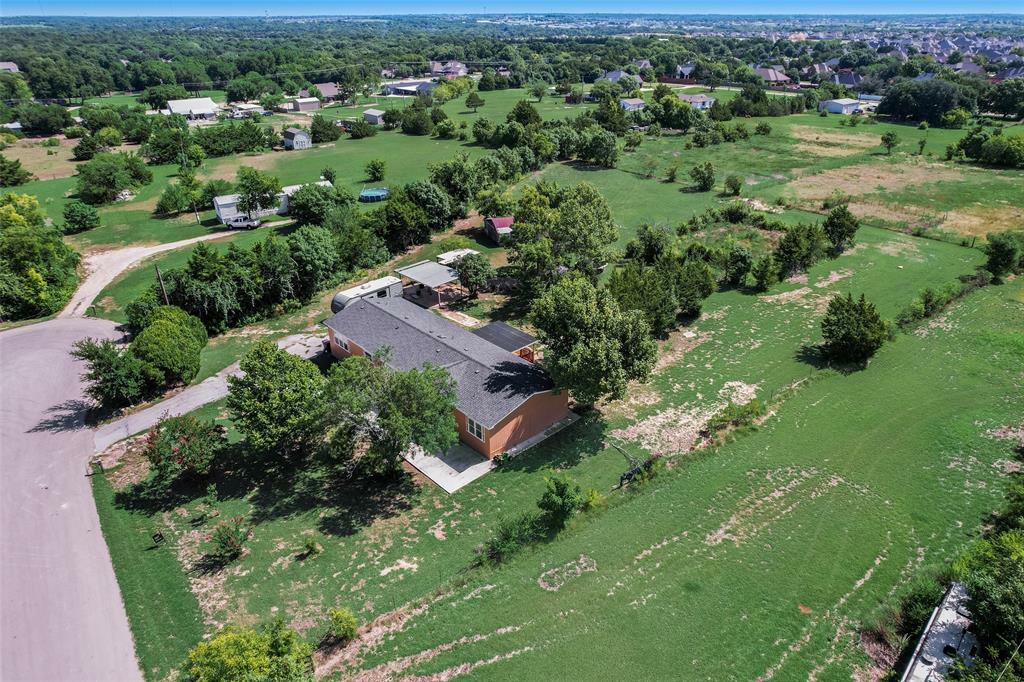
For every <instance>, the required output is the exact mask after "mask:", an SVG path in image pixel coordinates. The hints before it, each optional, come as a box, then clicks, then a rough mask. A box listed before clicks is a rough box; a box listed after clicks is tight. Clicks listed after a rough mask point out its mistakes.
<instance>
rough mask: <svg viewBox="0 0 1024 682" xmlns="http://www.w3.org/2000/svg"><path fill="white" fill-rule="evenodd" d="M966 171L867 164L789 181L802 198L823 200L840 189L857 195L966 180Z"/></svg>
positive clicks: (919, 165) (928, 165)
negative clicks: (963, 173)
mask: <svg viewBox="0 0 1024 682" xmlns="http://www.w3.org/2000/svg"><path fill="white" fill-rule="evenodd" d="M962 179H963V176H962V171H956V170H954V169H951V168H948V167H946V166H943V165H942V164H936V163H924V162H922V163H902V164H898V165H897V164H890V163H863V164H857V165H853V166H845V167H843V168H833V169H831V170H827V171H824V172H822V173H817V174H815V175H806V176H804V177H801V178H799V179H797V180H794V181H793V182H791V183H790V184H789V187H790V189H791V190H792V191H793V192H794V194H796V196H797V198H798V199H803V200H807V201H821V200H823V199H826V198H828V197H829V196H831V195H832V193H833V192H835V191H836V190H838V191H839V192H841V193H843V194H847V195H850V196H857V195H863V194H870V193H871V192H874V191H876V190H884V191H888V192H891V191H893V190H897V189H902V188H905V187H912V186H917V185H924V184H927V183H930V182H940V181H946V180H948V181H954V180H962Z"/></svg>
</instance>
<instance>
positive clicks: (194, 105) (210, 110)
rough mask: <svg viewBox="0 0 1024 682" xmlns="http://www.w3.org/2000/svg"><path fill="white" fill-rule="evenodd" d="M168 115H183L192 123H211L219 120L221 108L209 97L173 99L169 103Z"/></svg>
mask: <svg viewBox="0 0 1024 682" xmlns="http://www.w3.org/2000/svg"><path fill="white" fill-rule="evenodd" d="M166 111H167V113H168V114H181V115H182V116H184V117H185V118H187V119H188V120H190V121H199V120H205V121H210V120H213V119H215V118H217V113H218V112H219V111H220V107H219V106H217V103H216V102H214V101H213V100H212V99H210V98H209V97H193V98H191V99H172V100H170V101H169V102H167V109H166Z"/></svg>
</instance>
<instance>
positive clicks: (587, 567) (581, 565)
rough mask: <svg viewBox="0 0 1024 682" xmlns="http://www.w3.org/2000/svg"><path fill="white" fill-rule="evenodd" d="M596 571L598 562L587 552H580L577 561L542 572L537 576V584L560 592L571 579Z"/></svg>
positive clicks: (545, 588) (542, 587)
mask: <svg viewBox="0 0 1024 682" xmlns="http://www.w3.org/2000/svg"><path fill="white" fill-rule="evenodd" d="M595 571H597V562H596V561H594V560H593V559H591V558H590V557H588V556H587V555H586V554H580V558H579V559H576V560H575V561H570V562H569V563H567V564H565V565H563V566H558V567H557V568H552V569H551V570H550V571H545V572H544V573H541V575H540V577H539V578H537V584H538V585H540V587H541V589H542V590H547V591H548V592H558V591H559V590H560V589H562V587H563V586H564V585H565V584H566V583H567V582H569V581H570V580H574V579H576V578H579V577H580V576H581V575H583V574H584V573H593V572H595Z"/></svg>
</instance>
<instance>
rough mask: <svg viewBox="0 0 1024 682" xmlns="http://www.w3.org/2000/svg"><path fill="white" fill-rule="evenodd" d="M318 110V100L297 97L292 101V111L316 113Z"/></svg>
mask: <svg viewBox="0 0 1024 682" xmlns="http://www.w3.org/2000/svg"><path fill="white" fill-rule="evenodd" d="M319 108H320V100H318V99H317V98H316V97H297V98H295V99H294V100H292V110H293V111H316V110H317V109H319Z"/></svg>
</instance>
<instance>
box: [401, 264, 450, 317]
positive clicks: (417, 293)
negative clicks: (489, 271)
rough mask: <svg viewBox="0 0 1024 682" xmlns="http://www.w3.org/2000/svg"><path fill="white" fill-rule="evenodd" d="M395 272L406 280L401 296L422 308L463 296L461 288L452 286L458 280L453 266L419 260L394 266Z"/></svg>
mask: <svg viewBox="0 0 1024 682" xmlns="http://www.w3.org/2000/svg"><path fill="white" fill-rule="evenodd" d="M395 272H396V273H398V276H399V277H401V278H402V281H408V282H409V285H408V286H406V287H404V289H403V292H402V294H403V296H405V298H407V299H409V300H410V301H412V302H413V303H418V304H419V305H421V306H423V307H424V308H432V307H433V306H435V305H440V304H442V303H444V302H445V301H453V300H456V299H459V298H462V297H463V294H462V291H461V289H459V287H458V286H453V283H454V282H458V281H459V272H458V270H456V269H455V268H451V267H448V266H447V265H441V264H440V263H436V262H434V261H432V260H421V261H420V262H418V263H413V264H412V265H406V266H405V267H401V268H395Z"/></svg>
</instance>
